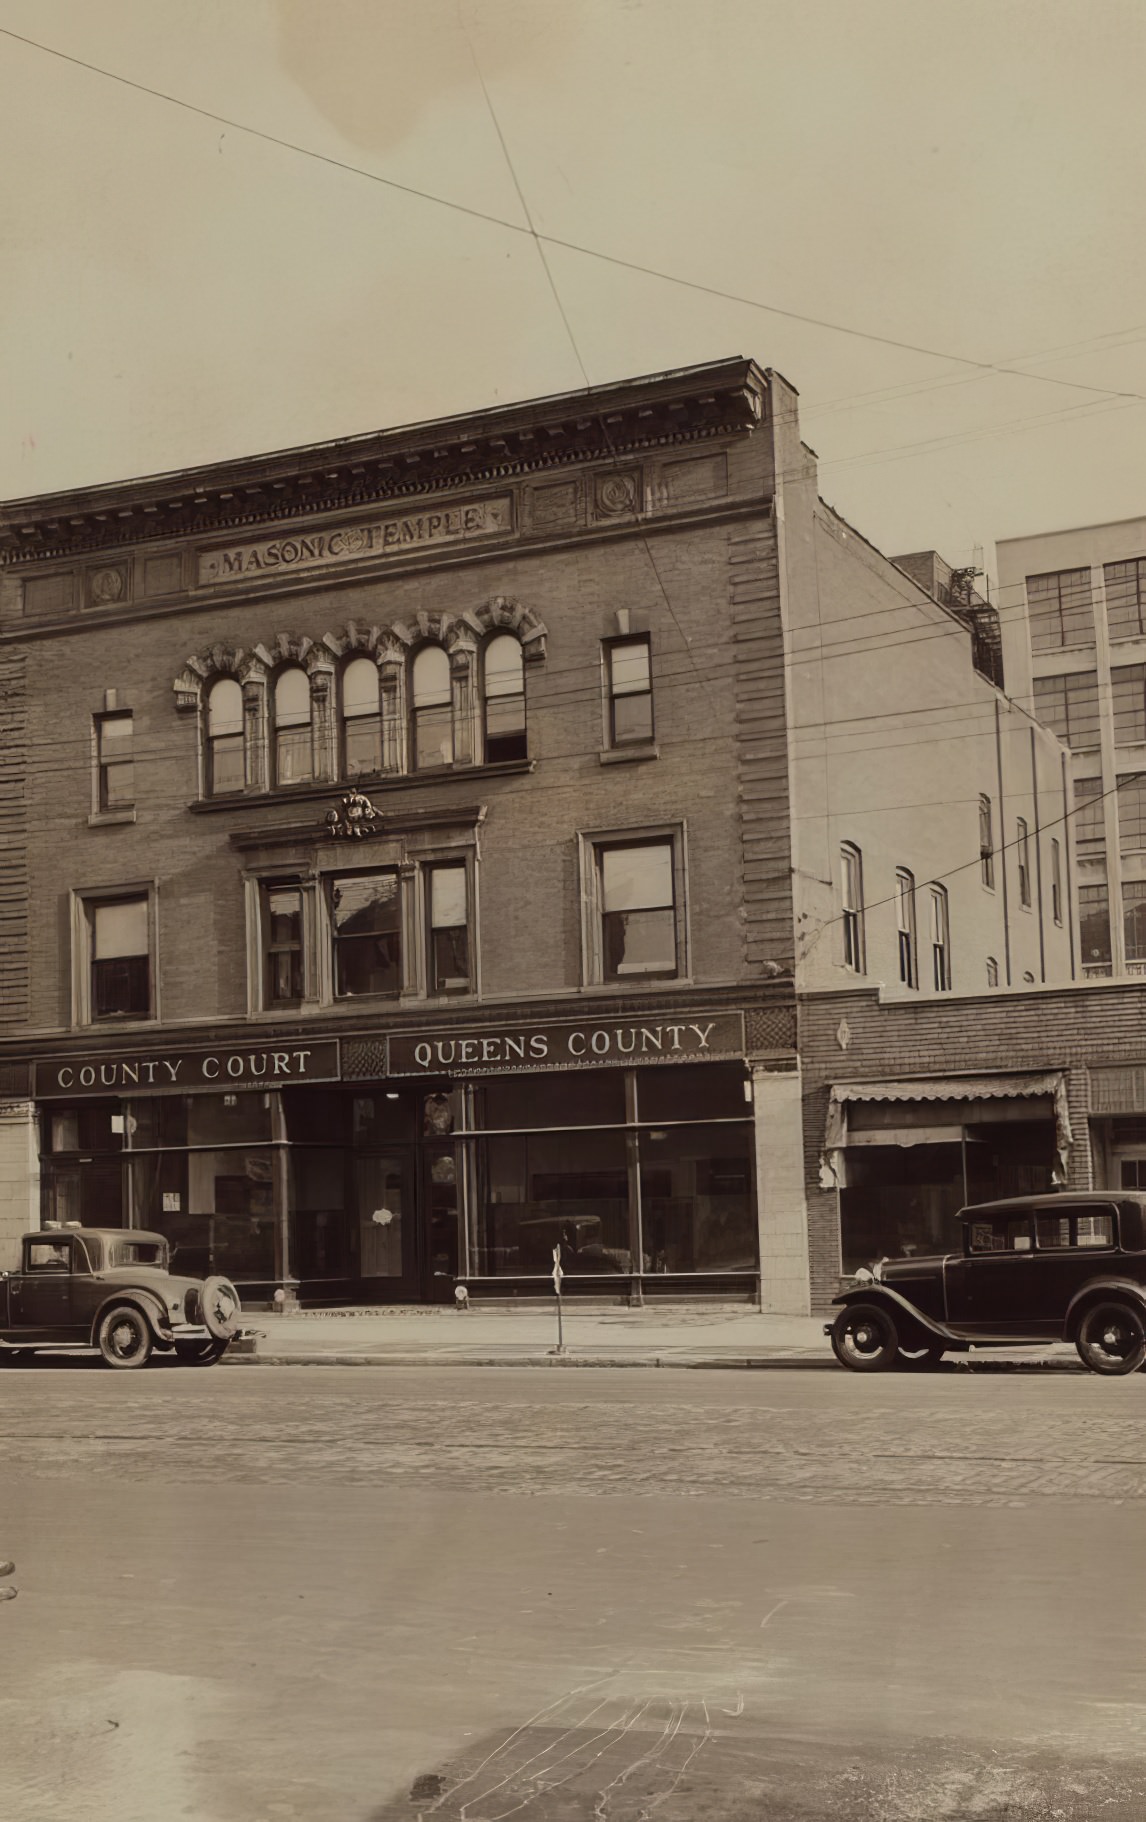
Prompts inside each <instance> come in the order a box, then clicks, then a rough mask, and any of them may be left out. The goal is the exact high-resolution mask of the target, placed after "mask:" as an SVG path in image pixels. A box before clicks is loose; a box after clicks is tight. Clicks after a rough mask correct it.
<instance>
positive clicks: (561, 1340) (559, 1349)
mask: <svg viewBox="0 0 1146 1822" xmlns="http://www.w3.org/2000/svg"><path fill="white" fill-rule="evenodd" d="M564 1276H565V1273H564V1272H563V1271H562V1270H561V1248H560V1247H559V1246H555V1247H554V1248H553V1289H554V1291H555V1292H556V1295H557V1346H556V1347H555V1348H550V1350H549V1352H550V1353H551V1354H563V1353H564V1352H565V1332H564V1328H563V1325H562V1321H561V1280H562V1278H564Z"/></svg>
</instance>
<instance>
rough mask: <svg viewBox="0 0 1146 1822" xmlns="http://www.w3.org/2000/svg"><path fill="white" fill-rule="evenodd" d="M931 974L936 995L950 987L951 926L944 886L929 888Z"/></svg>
mask: <svg viewBox="0 0 1146 1822" xmlns="http://www.w3.org/2000/svg"><path fill="white" fill-rule="evenodd" d="M931 974H932V979H933V981H934V983H935V991H936V993H946V992H947V991H948V989H949V988H950V986H951V926H950V919H949V915H948V909H947V888H946V886H932V888H931Z"/></svg>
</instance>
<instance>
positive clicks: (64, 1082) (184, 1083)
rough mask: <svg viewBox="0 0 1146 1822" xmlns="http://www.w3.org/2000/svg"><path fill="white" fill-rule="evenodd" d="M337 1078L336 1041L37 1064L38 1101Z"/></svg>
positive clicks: (269, 1085)
mask: <svg viewBox="0 0 1146 1822" xmlns="http://www.w3.org/2000/svg"><path fill="white" fill-rule="evenodd" d="M337 1080H338V1045H337V1044H336V1043H335V1042H334V1041H333V1040H320V1041H319V1042H317V1043H313V1044H276V1045H270V1044H266V1045H264V1044H243V1045H236V1046H235V1047H234V1048H220V1049H218V1050H181V1049H171V1050H159V1051H148V1052H146V1053H141V1054H137V1055H133V1054H132V1053H130V1052H127V1051H124V1052H116V1053H115V1054H114V1055H108V1054H106V1053H105V1054H103V1055H99V1054H95V1055H92V1054H90V1053H89V1054H86V1055H84V1054H81V1055H79V1056H75V1057H68V1058H67V1059H63V1058H60V1057H55V1058H53V1059H52V1060H51V1061H49V1062H38V1063H37V1064H36V1099H37V1100H38V1101H49V1100H65V1099H66V1100H72V1099H74V1097H75V1096H76V1095H96V1094H104V1095H113V1094H114V1095H133V1094H141V1093H143V1094H146V1093H154V1092H157V1091H158V1092H162V1091H163V1090H166V1091H167V1093H169V1094H179V1093H182V1094H196V1093H198V1094H203V1093H208V1092H210V1091H211V1090H216V1091H217V1090H219V1089H221V1088H223V1089H237V1088H285V1087H288V1086H290V1085H292V1084H293V1085H294V1086H298V1084H300V1083H304V1082H335V1081H337Z"/></svg>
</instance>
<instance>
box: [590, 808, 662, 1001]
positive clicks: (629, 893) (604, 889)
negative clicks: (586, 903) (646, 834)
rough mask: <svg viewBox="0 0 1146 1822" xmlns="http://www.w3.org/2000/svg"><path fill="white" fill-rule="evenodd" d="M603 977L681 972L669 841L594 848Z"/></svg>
mask: <svg viewBox="0 0 1146 1822" xmlns="http://www.w3.org/2000/svg"><path fill="white" fill-rule="evenodd" d="M597 865H598V868H599V873H600V884H599V890H600V902H601V947H602V972H603V978H604V979H605V980H607V981H614V980H624V979H626V978H627V977H630V976H646V977H647V976H650V975H661V976H669V975H674V974H678V973H679V972H680V960H679V955H678V942H677V910H676V892H675V882H674V878H673V871H674V869H673V844H672V842H671V841H645V842H639V843H636V844H634V845H632V846H628V845H626V846H624V847H621V846H616V847H614V846H611V845H610V846H608V847H604V846H602V847H600V848H598V850H597Z"/></svg>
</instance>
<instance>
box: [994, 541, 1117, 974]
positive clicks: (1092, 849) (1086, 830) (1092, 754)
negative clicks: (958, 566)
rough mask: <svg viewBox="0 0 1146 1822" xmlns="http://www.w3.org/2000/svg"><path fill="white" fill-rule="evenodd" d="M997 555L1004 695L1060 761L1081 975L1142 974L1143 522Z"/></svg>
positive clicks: (1011, 545)
mask: <svg viewBox="0 0 1146 1822" xmlns="http://www.w3.org/2000/svg"><path fill="white" fill-rule="evenodd" d="M997 548H998V565H999V593H1000V608H1001V613H1002V629H1003V654H1004V663H1005V665H1006V671H1007V682H1008V686H1009V688H1010V692H1011V694H1012V695H1013V696H1015V697H1016V698H1017V699H1018V700H1019V701H1020V702H1023V703H1025V704H1026V705H1027V706H1029V707H1030V708H1031V709H1032V711H1033V712H1034V713H1035V714H1036V715H1037V716H1038V717H1039V719H1040V720H1041V721H1043V722H1045V723H1046V725H1047V726H1048V727H1051V728H1053V729H1054V730H1055V732H1056V733H1057V734H1059V735H1060V736H1061V738H1062V739H1063V740H1064V741H1066V743H1067V745H1068V746H1069V747H1070V749H1071V753H1072V771H1073V775H1074V791H1075V802H1076V814H1075V819H1074V821H1075V845H1076V851H1077V855H1078V888H1079V893H1078V897H1079V921H1080V936H1081V952H1082V953H1081V962H1082V971H1083V973H1084V974H1087V975H1114V976H1124V975H1141V974H1146V518H1139V519H1123V520H1119V521H1117V522H1116V523H1113V524H1108V525H1086V526H1079V527H1077V528H1076V529H1074V530H1070V531H1055V532H1046V533H1043V534H1042V535H1040V536H1037V537H1029V538H1007V539H1004V540H1003V541H1001V542H1000V543H999V545H998V547H997ZM1112 913H1113V915H1112Z"/></svg>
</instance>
